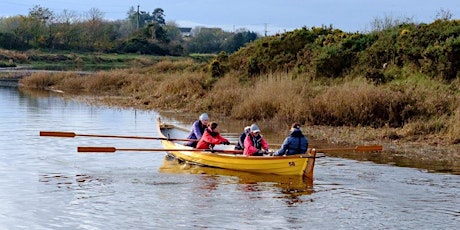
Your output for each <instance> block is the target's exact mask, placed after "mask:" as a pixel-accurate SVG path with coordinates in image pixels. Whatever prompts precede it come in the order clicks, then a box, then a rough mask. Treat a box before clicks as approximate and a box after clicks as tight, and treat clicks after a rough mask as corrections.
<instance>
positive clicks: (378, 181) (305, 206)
mask: <svg viewBox="0 0 460 230" xmlns="http://www.w3.org/2000/svg"><path fill="white" fill-rule="evenodd" d="M0 108H1V110H0V132H1V133H2V135H0V186H1V187H0V204H1V209H0V229H164V228H171V229H409V228H414V229H457V228H458V227H459V223H460V222H459V220H460V208H459V207H460V199H459V194H460V177H459V176H458V175H451V174H443V173H428V172H426V171H424V170H419V169H413V168H401V167H395V166H391V165H385V164H374V163H371V162H367V161H356V160H349V159H342V158H334V157H326V158H320V159H318V160H317V164H316V167H315V179H314V181H313V184H308V183H305V182H304V181H302V180H301V179H299V178H296V177H277V176H264V175H255V174H248V173H238V172H233V171H230V170H219V169H209V168H201V167H195V166H189V165H178V164H176V163H175V162H174V161H169V160H167V159H165V153H163V152H125V151H123V152H116V153H110V154H109V153H100V154H91V153H86V154H81V153H77V151H76V149H77V147H78V146H113V147H117V148H161V145H160V143H159V142H158V141H152V140H132V139H107V138H85V137H76V138H52V137H40V136H39V131H42V130H43V131H69V132H75V133H82V134H114V135H137V136H158V133H156V129H155V122H156V118H157V117H158V113H156V112H145V111H144V112H143V111H135V110H118V109H111V108H106V107H95V106H88V105H85V104H82V103H79V102H75V101H69V100H63V99H61V98H60V97H59V96H56V95H53V94H52V93H49V92H45V93H43V92H41V93H31V92H23V91H18V90H17V89H16V88H8V87H0ZM163 119H164V120H167V121H169V122H173V123H176V124H179V125H183V126H186V127H187V126H190V125H191V124H189V123H181V122H180V121H177V120H175V119H173V118H170V117H169V118H168V117H164V118H163ZM227 135H229V136H232V135H231V134H227ZM233 136H236V134H235V133H234V134H233Z"/></svg>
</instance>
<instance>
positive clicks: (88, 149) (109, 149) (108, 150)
mask: <svg viewBox="0 0 460 230" xmlns="http://www.w3.org/2000/svg"><path fill="white" fill-rule="evenodd" d="M77 151H78V152H80V153H89V152H92V153H114V152H116V151H143V152H174V151H192V152H203V151H204V152H217V153H235V154H238V153H240V154H241V153H243V151H242V150H212V151H211V150H210V149H135V148H132V149H130V148H120V149H119V148H115V147H78V149H77Z"/></svg>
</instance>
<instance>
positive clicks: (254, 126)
mask: <svg viewBox="0 0 460 230" xmlns="http://www.w3.org/2000/svg"><path fill="white" fill-rule="evenodd" d="M251 132H253V133H260V129H259V126H257V125H256V124H252V125H251Z"/></svg>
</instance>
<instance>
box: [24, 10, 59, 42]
mask: <svg viewBox="0 0 460 230" xmlns="http://www.w3.org/2000/svg"><path fill="white" fill-rule="evenodd" d="M29 18H30V19H31V21H30V26H31V27H30V29H31V32H32V35H33V36H34V41H35V43H36V44H37V45H39V44H43V43H44V42H45V37H46V35H45V34H46V27H47V26H49V22H51V21H52V20H53V18H54V16H53V11H51V10H50V9H48V8H45V7H41V6H39V5H35V6H34V7H33V8H32V9H30V10H29Z"/></svg>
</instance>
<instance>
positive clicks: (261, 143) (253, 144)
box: [243, 124, 268, 156]
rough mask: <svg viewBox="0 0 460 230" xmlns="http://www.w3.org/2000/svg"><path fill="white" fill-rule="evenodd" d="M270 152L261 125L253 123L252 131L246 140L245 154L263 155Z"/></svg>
mask: <svg viewBox="0 0 460 230" xmlns="http://www.w3.org/2000/svg"><path fill="white" fill-rule="evenodd" d="M267 153H268V143H267V141H265V138H264V137H263V136H262V135H261V134H260V129H259V126H257V125H256V124H252V125H251V132H250V133H249V134H248V135H247V136H246V139H245V140H244V150H243V154H244V155H245V156H263V155H265V154H267Z"/></svg>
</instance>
